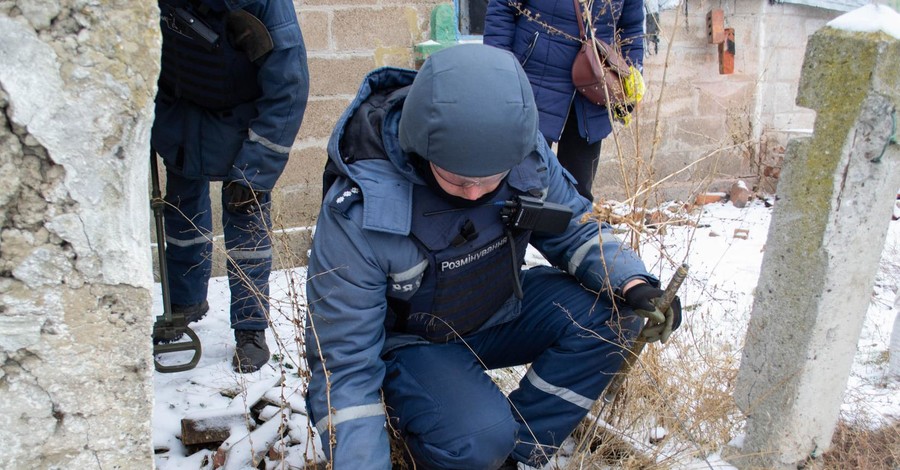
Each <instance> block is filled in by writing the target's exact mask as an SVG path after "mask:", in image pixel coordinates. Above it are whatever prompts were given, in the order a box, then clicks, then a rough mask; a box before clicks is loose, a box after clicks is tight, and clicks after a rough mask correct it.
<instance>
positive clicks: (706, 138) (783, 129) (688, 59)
mask: <svg viewBox="0 0 900 470" xmlns="http://www.w3.org/2000/svg"><path fill="white" fill-rule="evenodd" d="M714 8H720V9H722V10H723V11H724V18H725V27H726V28H734V29H735V49H736V54H735V65H734V69H735V70H734V73H733V74H728V75H721V74H719V63H718V62H719V58H718V46H717V45H716V44H710V43H709V41H708V37H707V31H706V14H707V12H709V11H710V10H711V9H714ZM840 14H841V12H837V11H832V10H825V9H821V8H814V7H808V6H803V5H791V4H777V5H772V4H770V2H765V1H763V2H747V1H738V0H730V1H715V2H712V1H707V0H701V1H695V0H685V1H683V2H682V4H681V5H679V6H678V7H677V8H675V9H670V10H663V11H661V12H660V15H659V16H660V41H659V51H658V52H657V53H652V48H653V46H652V44H647V49H646V50H647V53H646V55H645V58H644V78H645V80H646V82H647V85H648V92H647V94H646V95H645V98H644V102H643V103H642V105H641V108H640V110H639V113H638V123H639V125H637V126H633V127H632V128H630V129H624V130H622V129H620V131H619V132H620V133H619V138H618V140H619V145H618V146H617V145H616V143H615V140H616V139H614V138H612V137H609V138H607V139H606V140H604V143H603V151H602V154H601V163H600V168H599V170H598V175H597V179H596V180H595V185H594V192H595V194H599V195H600V196H601V197H605V198H613V199H620V198H623V197H625V191H624V190H623V188H625V187H626V181H628V180H629V179H631V182H630V183H629V184H631V185H633V184H634V181H635V177H634V176H632V175H634V174H635V171H636V170H635V165H634V164H633V163H632V162H633V156H634V155H636V154H640V155H642V157H643V159H644V160H645V161H649V160H650V157H651V154H652V160H653V164H652V169H653V171H654V173H655V174H654V177H653V179H654V180H659V179H662V178H664V177H666V176H667V175H670V174H673V173H674V174H675V175H674V176H672V177H671V178H670V179H668V180H667V181H666V182H665V183H664V184H663V185H661V187H660V188H659V189H660V190H659V191H658V192H657V194H658V196H660V198H661V199H669V198H681V199H688V198H690V197H691V196H692V195H693V194H695V193H697V192H701V191H724V190H726V189H727V188H728V187H729V186H730V185H731V183H732V182H733V181H734V180H735V179H737V178H743V179H745V180H748V183H750V184H751V185H756V184H758V182H759V177H760V174H761V171H760V165H759V163H760V161H767V160H770V159H771V158H772V157H771V155H770V154H771V152H772V149H773V148H778V147H779V146H784V145H785V144H786V142H787V139H788V138H789V137H791V136H793V135H796V133H797V132H800V131H801V130H802V129H809V128H811V127H812V124H813V122H814V119H815V113H814V112H813V111H811V110H808V109H805V108H801V107H798V106H797V105H796V104H795V97H796V94H797V83H798V81H799V78H800V68H801V66H802V64H803V54H804V51H805V48H806V43H807V40H808V37H809V36H810V35H811V34H812V33H813V32H815V31H816V30H817V29H819V28H821V27H823V26H824V25H825V23H827V22H828V21H830V20H831V19H833V18H835V17H837V16H839V15H840ZM635 129H636V130H635ZM635 135H637V136H638V138H637V139H635ZM654 147H655V149H654ZM620 152H621V153H622V154H623V155H624V159H620V158H619V157H618V155H619V153H620ZM622 161H624V162H625V164H624V167H625V173H626V174H627V175H628V176H623V170H622V163H621V162H622ZM689 164H690V166H689V167H688V165H689ZM642 174H644V175H646V172H645V173H642Z"/></svg>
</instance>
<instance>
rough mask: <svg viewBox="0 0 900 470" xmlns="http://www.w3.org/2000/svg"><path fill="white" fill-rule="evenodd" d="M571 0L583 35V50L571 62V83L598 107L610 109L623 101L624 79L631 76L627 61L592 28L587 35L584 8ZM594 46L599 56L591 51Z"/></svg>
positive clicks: (575, 0)
mask: <svg viewBox="0 0 900 470" xmlns="http://www.w3.org/2000/svg"><path fill="white" fill-rule="evenodd" d="M572 1H573V2H574V4H575V16H576V18H577V19H578V28H579V31H580V32H581V49H580V50H579V51H578V54H576V55H575V62H573V63H572V83H573V84H574V85H575V89H576V90H578V92H579V93H581V94H582V95H584V96H585V98H587V99H588V100H590V102H592V103H594V104H596V105H600V106H607V107H609V104H610V103H611V104H616V103H621V102H624V101H625V90H624V87H623V86H622V80H623V79H625V78H627V77H628V76H629V75H631V70H630V68H629V67H628V62H626V61H625V58H624V57H622V54H620V53H619V51H617V50H616V48H614V47H612V46H610V45H609V44H607V43H606V42H604V41H602V40H600V39H597V38H596V37H594V32H593V30H594V29H593V27H591V28H590V29H589V31H590V35H588V33H587V32H586V31H585V28H584V19H583V16H582V14H581V5H580V4H579V2H578V0H572ZM592 45H593V46H594V47H595V48H596V50H597V53H594V51H593V50H591V49H592V48H591V46H592ZM607 96H608V97H609V102H607Z"/></svg>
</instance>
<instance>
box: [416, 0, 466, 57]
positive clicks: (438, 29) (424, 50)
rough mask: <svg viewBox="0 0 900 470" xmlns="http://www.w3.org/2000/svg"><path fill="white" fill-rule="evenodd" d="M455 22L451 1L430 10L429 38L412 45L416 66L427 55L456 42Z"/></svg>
mask: <svg viewBox="0 0 900 470" xmlns="http://www.w3.org/2000/svg"><path fill="white" fill-rule="evenodd" d="M456 23H457V20H456V8H455V7H454V6H453V4H452V3H442V4H440V5H436V6H435V7H434V9H433V10H431V35H430V36H431V40H429V41H425V42H420V43H418V44H416V45H415V46H413V52H414V54H415V58H416V66H417V67H418V66H419V65H421V64H422V62H424V61H425V59H427V58H428V56H429V55H431V54H434V53H435V52H437V51H439V50H441V49H446V48H448V47H450V46H455V45H456V44H457V43H458V36H459V34H458V31H457V28H456Z"/></svg>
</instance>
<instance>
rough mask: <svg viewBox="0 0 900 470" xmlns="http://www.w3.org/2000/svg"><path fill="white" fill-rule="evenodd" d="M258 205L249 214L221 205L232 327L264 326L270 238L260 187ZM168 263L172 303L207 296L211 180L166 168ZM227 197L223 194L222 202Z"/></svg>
mask: <svg viewBox="0 0 900 470" xmlns="http://www.w3.org/2000/svg"><path fill="white" fill-rule="evenodd" d="M258 199H259V209H258V210H255V211H253V212H252V213H250V214H244V213H234V212H230V211H228V210H226V209H223V210H222V225H223V229H224V232H225V249H226V251H227V257H226V258H227V260H228V261H227V270H228V285H229V287H230V289H231V327H232V328H235V329H240V330H264V329H266V328H267V327H268V321H267V314H268V311H269V273H270V272H271V270H272V243H271V240H270V238H269V231H270V230H269V229H270V226H271V222H270V215H269V210H270V208H271V196H270V195H269V193H268V192H264V193H258ZM165 201H166V206H165V210H164V220H165V229H166V266H167V269H168V278H169V279H168V281H169V289H170V291H169V292H170V295H171V299H172V304H175V305H195V304H199V303H202V302H203V301H204V300H206V295H207V291H208V288H209V277H210V272H211V267H212V249H213V243H212V211H211V208H210V196H209V180H205V179H193V178H190V179H189V178H184V177H182V176H180V175H178V174H176V173H173V172H171V171H167V172H166V195H165ZM227 202H228V201H226V200H225V198H224V197H223V198H222V207H223V208H225V207H227V205H226V203H227Z"/></svg>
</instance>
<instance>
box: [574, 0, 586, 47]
mask: <svg viewBox="0 0 900 470" xmlns="http://www.w3.org/2000/svg"><path fill="white" fill-rule="evenodd" d="M572 2H573V3H574V4H575V19H577V20H578V31H579V32H580V33H581V39H582V40H585V39H587V35H585V34H584V16H582V15H581V2H579V1H578V0H572Z"/></svg>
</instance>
